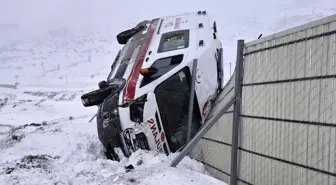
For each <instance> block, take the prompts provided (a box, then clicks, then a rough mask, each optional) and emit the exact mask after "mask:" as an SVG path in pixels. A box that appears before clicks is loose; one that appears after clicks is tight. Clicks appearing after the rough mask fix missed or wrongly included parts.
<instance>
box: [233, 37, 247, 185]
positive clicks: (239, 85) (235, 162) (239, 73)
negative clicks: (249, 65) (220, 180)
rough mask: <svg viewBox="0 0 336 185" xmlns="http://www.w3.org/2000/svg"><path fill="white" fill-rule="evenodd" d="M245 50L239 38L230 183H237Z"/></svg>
mask: <svg viewBox="0 0 336 185" xmlns="http://www.w3.org/2000/svg"><path fill="white" fill-rule="evenodd" d="M243 52H244V40H238V43H237V60H236V71H235V73H236V76H235V97H236V101H235V103H234V109H233V120H232V147H231V177H230V185H237V174H238V140H239V125H240V113H241V97H242V80H243V79H242V77H243V76H242V72H243V60H244V59H243Z"/></svg>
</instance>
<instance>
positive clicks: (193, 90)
mask: <svg viewBox="0 0 336 185" xmlns="http://www.w3.org/2000/svg"><path fill="white" fill-rule="evenodd" d="M196 71H197V59H194V61H193V68H192V74H191V88H190V99H189V110H188V130H187V143H189V141H190V138H191V124H192V115H193V109H194V97H195V81H196Z"/></svg>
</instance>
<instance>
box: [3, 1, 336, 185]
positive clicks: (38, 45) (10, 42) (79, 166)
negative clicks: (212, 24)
mask: <svg viewBox="0 0 336 185" xmlns="http://www.w3.org/2000/svg"><path fill="white" fill-rule="evenodd" d="M177 4H178V6H177ZM129 5H132V6H129ZM332 7H336V1H334V0H283V1H267V0H256V1H253V2H248V1H242V0H237V1H223V0H213V1H211V3H209V1H206V0H203V1H201V0H185V1H183V2H181V1H180V0H171V1H169V3H165V4H164V6H163V4H162V2H159V1H154V0H143V1H135V0H134V1H108V0H99V1H89V0H72V1H67V0H57V1H44V0H30V1H29V2H28V1H18V0H2V1H0V184H6V185H11V184H58V185H61V184H83V185H85V184H149V185H151V184H174V185H175V184H214V185H217V184H224V183H222V182H220V181H218V180H216V179H214V178H212V177H210V176H208V173H207V172H206V171H205V168H204V166H203V165H202V164H200V163H198V162H197V161H194V160H192V159H190V158H188V157H186V158H185V159H184V160H183V161H182V162H181V163H180V164H179V166H178V167H177V168H170V167H169V163H170V162H171V161H172V159H173V157H174V156H176V154H174V155H170V156H165V155H163V154H157V153H154V152H148V151H138V152H136V153H134V154H133V155H132V156H131V157H130V159H123V160H122V161H121V162H120V163H118V162H114V161H110V160H107V159H106V158H105V157H104V155H103V153H102V152H103V151H102V147H101V145H100V142H99V140H98V137H97V129H96V125H95V123H94V121H93V122H91V123H89V120H90V119H91V118H92V116H93V115H94V114H95V111H96V107H91V108H84V107H83V106H82V104H81V101H80V96H81V94H83V93H84V92H88V91H90V90H93V89H96V88H97V87H98V86H97V83H98V82H99V81H100V80H103V79H105V78H106V77H107V75H108V72H109V69H110V65H111V62H112V61H113V60H114V57H115V55H116V54H117V52H118V50H119V49H120V48H121V46H120V45H118V44H117V42H116V37H115V35H116V34H117V33H118V32H120V31H122V30H124V29H127V28H130V27H132V26H133V25H135V24H137V23H138V22H140V21H142V20H144V19H148V18H153V17H158V16H164V15H170V14H180V13H184V12H190V11H198V10H207V12H208V13H209V14H210V16H211V17H212V18H213V19H214V20H215V21H216V22H217V26H218V30H219V33H220V34H219V38H220V39H221V41H222V43H223V46H224V77H225V81H227V80H228V79H229V78H230V74H229V71H230V68H229V65H230V63H232V70H231V71H233V67H234V65H235V55H236V41H237V39H245V41H246V42H248V41H251V40H254V39H256V38H257V37H258V36H259V34H260V33H262V34H263V35H264V36H266V35H268V34H271V33H274V32H278V31H281V30H284V29H287V28H290V27H293V26H296V25H299V24H303V23H306V22H310V21H313V20H316V19H319V18H322V17H325V16H327V15H331V14H334V13H335V12H336V9H335V8H332ZM139 161H141V162H139ZM140 163H141V164H140ZM129 164H132V165H133V166H134V169H132V170H130V171H128V170H126V169H125V166H127V165H129ZM138 164H140V165H138Z"/></svg>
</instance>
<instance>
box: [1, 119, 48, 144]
mask: <svg viewBox="0 0 336 185" xmlns="http://www.w3.org/2000/svg"><path fill="white" fill-rule="evenodd" d="M46 125H47V122H42V123H30V124H26V125H22V126H19V127H14V128H13V127H12V128H11V129H10V130H9V131H8V132H6V133H5V132H4V133H1V134H2V135H7V136H6V137H5V138H4V139H3V140H0V149H6V148H8V147H11V146H13V145H14V144H15V143H18V142H20V141H21V140H22V139H23V138H24V137H26V135H28V134H31V133H34V132H38V131H44V128H43V127H44V126H46ZM0 126H1V125H0Z"/></svg>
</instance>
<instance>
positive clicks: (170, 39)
mask: <svg viewBox="0 0 336 185" xmlns="http://www.w3.org/2000/svg"><path fill="white" fill-rule="evenodd" d="M188 47H189V30H179V31H173V32H168V33H164V34H162V37H161V40H160V45H159V49H158V53H162V52H167V51H173V50H178V49H185V48H188Z"/></svg>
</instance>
